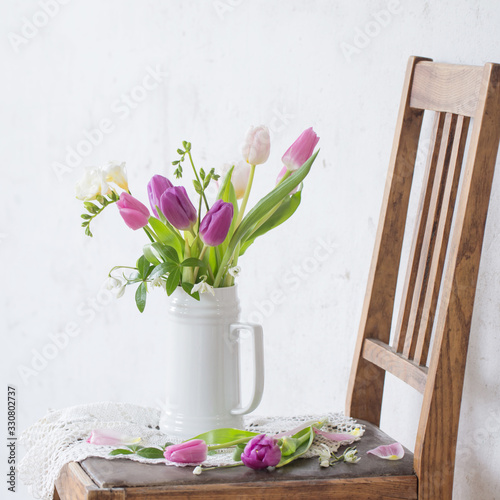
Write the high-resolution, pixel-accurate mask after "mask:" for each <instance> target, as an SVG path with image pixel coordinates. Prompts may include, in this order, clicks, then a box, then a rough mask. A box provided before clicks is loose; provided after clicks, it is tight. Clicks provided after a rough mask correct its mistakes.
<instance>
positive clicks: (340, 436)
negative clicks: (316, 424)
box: [314, 428, 356, 441]
mask: <svg viewBox="0 0 500 500" xmlns="http://www.w3.org/2000/svg"><path fill="white" fill-rule="evenodd" d="M314 432H315V433H316V434H319V435H320V436H323V437H325V438H326V439H329V440H330V441H354V439H355V437H356V436H354V435H353V434H348V433H339V432H326V431H322V430H321V429H316V428H314Z"/></svg>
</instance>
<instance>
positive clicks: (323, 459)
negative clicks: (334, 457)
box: [319, 443, 331, 467]
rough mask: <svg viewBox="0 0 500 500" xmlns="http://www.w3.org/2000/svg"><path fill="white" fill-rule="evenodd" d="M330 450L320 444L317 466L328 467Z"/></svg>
mask: <svg viewBox="0 0 500 500" xmlns="http://www.w3.org/2000/svg"><path fill="white" fill-rule="evenodd" d="M330 457H331V453H330V449H329V448H328V446H326V444H323V443H321V451H320V452H319V466H320V467H330Z"/></svg>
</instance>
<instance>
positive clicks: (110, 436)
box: [87, 429, 141, 446]
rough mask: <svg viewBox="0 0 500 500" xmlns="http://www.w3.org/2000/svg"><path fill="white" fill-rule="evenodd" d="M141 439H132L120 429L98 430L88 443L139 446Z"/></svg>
mask: <svg viewBox="0 0 500 500" xmlns="http://www.w3.org/2000/svg"><path fill="white" fill-rule="evenodd" d="M140 440H141V438H140V437H131V436H128V435H127V434H124V433H123V432H121V431H120V430H119V429H96V430H93V431H92V432H91V433H90V437H89V438H88V439H87V443H89V444H96V445H109V446H122V445H131V444H137V443H139V442H140Z"/></svg>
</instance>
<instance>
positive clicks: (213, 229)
mask: <svg viewBox="0 0 500 500" xmlns="http://www.w3.org/2000/svg"><path fill="white" fill-rule="evenodd" d="M233 213H234V207H233V204H232V203H226V202H224V201H222V200H217V201H216V202H215V203H214V204H213V206H212V208H211V209H210V210H209V211H208V212H207V214H206V215H205V217H203V220H202V221H201V224H200V236H201V239H202V241H203V243H205V245H208V246H210V247H216V246H217V245H220V244H221V243H222V242H223V241H224V240H225V239H226V236H227V233H228V232H229V228H230V227H231V222H232V220H233Z"/></svg>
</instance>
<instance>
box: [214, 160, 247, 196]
mask: <svg viewBox="0 0 500 500" xmlns="http://www.w3.org/2000/svg"><path fill="white" fill-rule="evenodd" d="M233 165H234V169H233V173H232V175H231V184H232V185H233V187H234V192H235V193H236V199H238V200H241V198H243V195H244V194H245V189H246V188H247V184H248V179H249V177H250V164H248V163H247V162H246V161H243V160H240V161H239V162H238V163H233V164H230V163H226V164H224V165H223V167H222V170H221V178H222V179H224V177H225V176H226V174H227V173H228V172H229V170H230V169H231V167H232V166H233Z"/></svg>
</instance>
